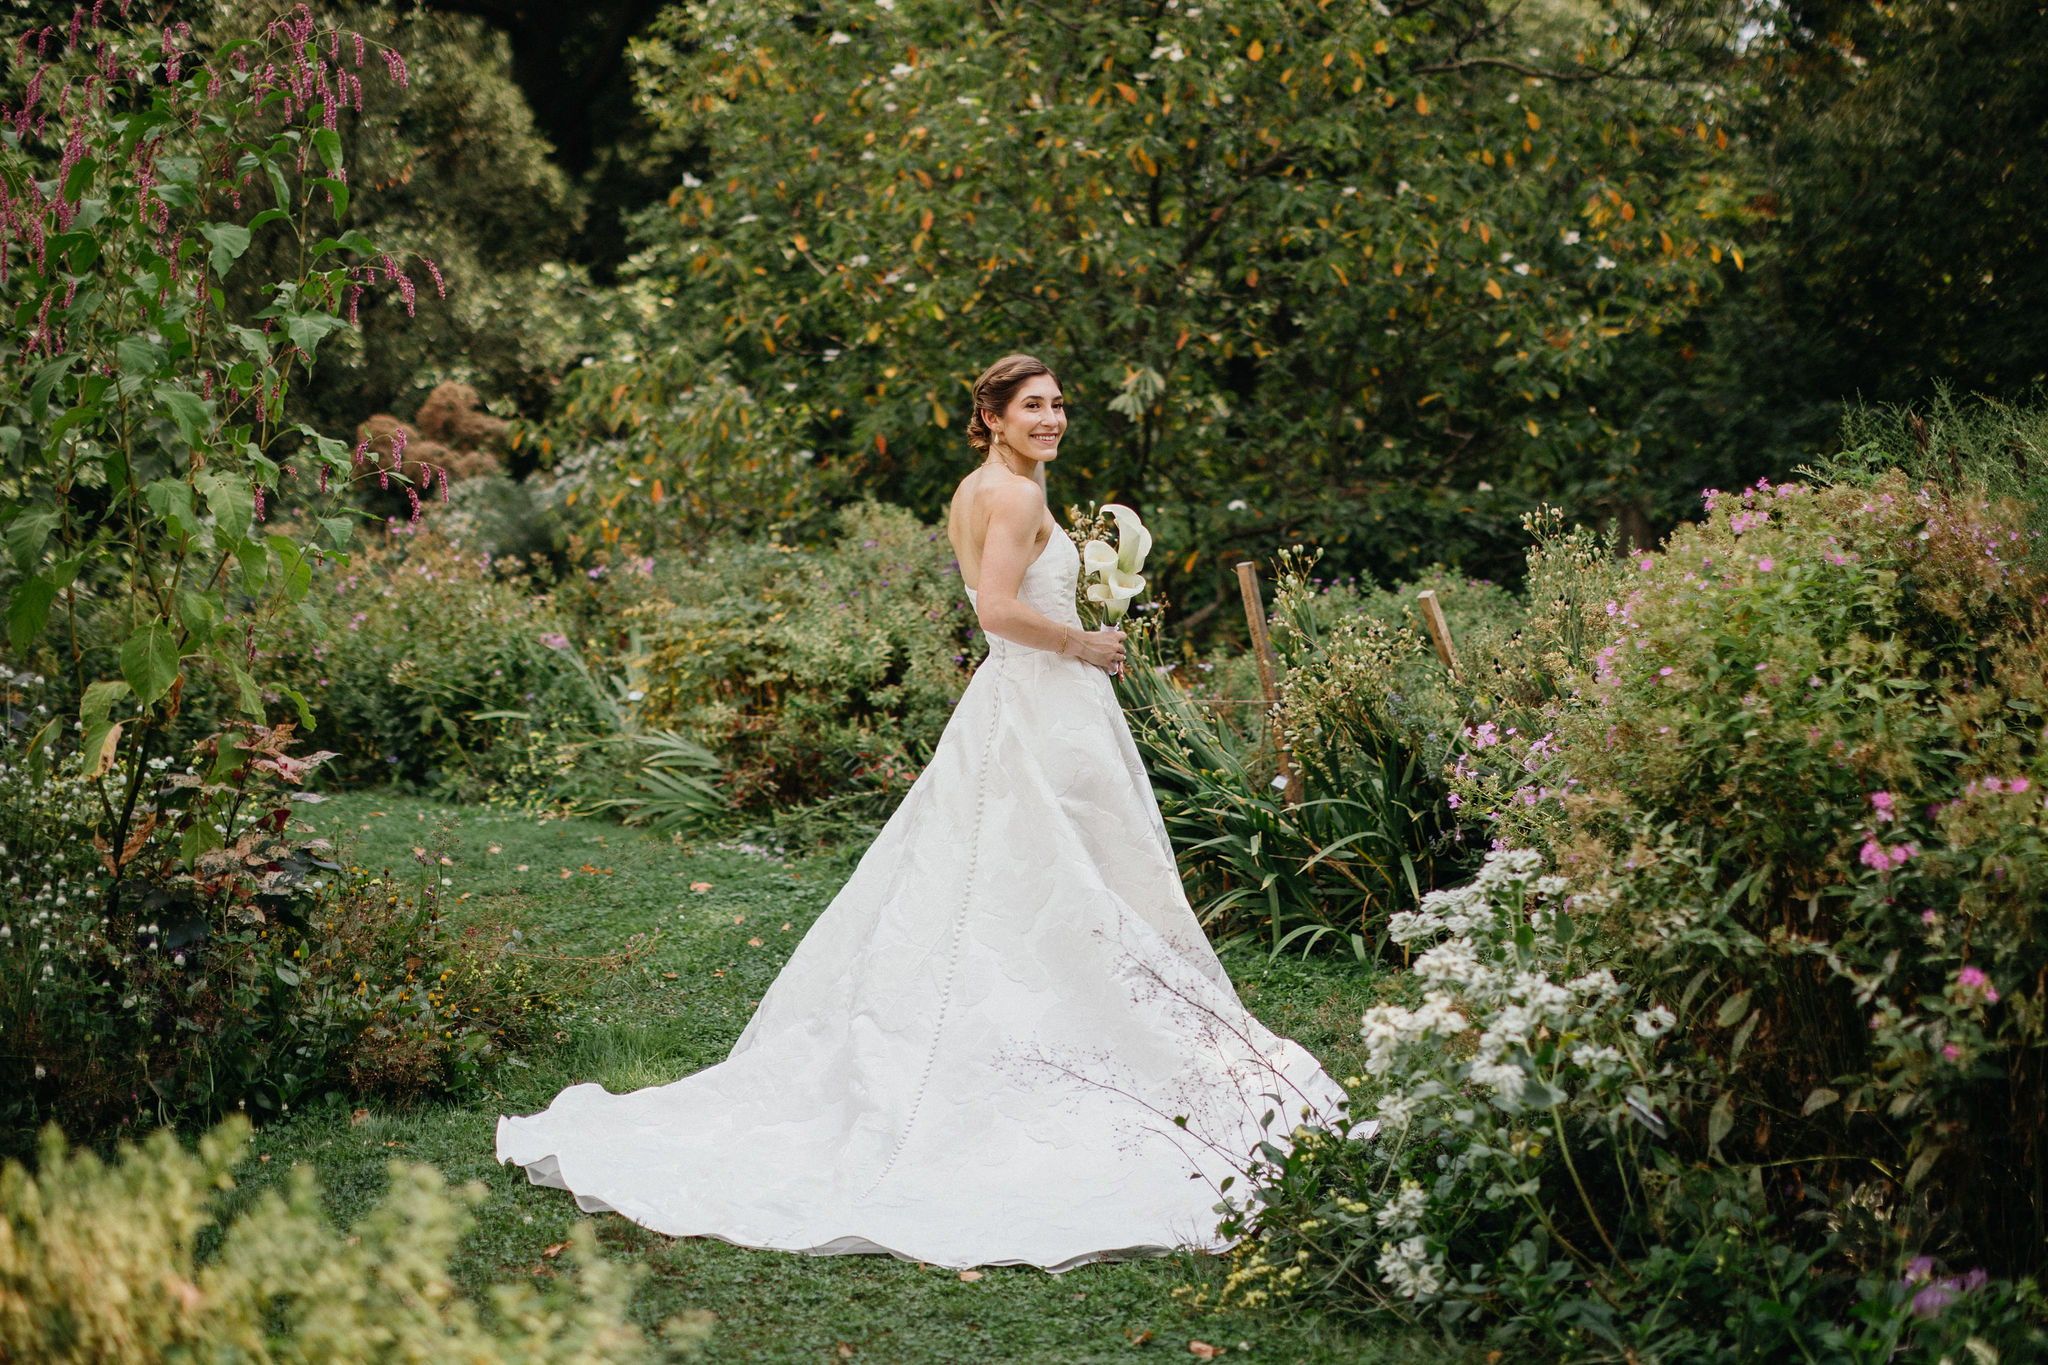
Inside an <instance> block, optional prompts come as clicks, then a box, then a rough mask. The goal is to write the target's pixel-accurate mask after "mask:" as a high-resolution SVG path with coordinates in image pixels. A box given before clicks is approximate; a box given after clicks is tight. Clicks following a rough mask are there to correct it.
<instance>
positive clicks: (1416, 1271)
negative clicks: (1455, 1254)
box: [1375, 1233, 1444, 1299]
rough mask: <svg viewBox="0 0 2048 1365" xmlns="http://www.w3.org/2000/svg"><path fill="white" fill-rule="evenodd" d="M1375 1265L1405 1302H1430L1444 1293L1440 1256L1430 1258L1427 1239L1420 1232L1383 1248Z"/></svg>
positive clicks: (1437, 1254)
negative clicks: (1418, 1300) (1423, 1300)
mask: <svg viewBox="0 0 2048 1365" xmlns="http://www.w3.org/2000/svg"><path fill="white" fill-rule="evenodd" d="M1375 1264H1376V1266H1377V1267H1378V1269H1379V1272H1380V1278H1381V1279H1383V1280H1385V1281H1386V1282H1387V1284H1388V1286H1389V1287H1391V1288H1392V1289H1393V1291H1394V1292H1395V1293H1396V1294H1398V1295H1400V1296H1401V1297H1402V1298H1404V1299H1430V1298H1435V1297H1436V1296H1437V1295H1438V1294H1441V1293H1442V1292H1443V1288H1444V1258H1443V1253H1442V1252H1437V1253H1435V1254H1434V1255H1432V1254H1431V1253H1430V1250H1429V1241H1428V1239H1427V1238H1425V1237H1423V1236H1422V1235H1421V1234H1420V1233H1417V1234H1416V1235H1415V1236H1413V1237H1409V1238H1406V1239H1404V1240H1402V1241H1400V1242H1387V1243H1385V1244H1384V1245H1382V1246H1381V1247H1380V1258H1379V1260H1378V1261H1377V1262H1375Z"/></svg>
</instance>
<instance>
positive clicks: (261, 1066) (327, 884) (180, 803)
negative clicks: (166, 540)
mask: <svg viewBox="0 0 2048 1365" xmlns="http://www.w3.org/2000/svg"><path fill="white" fill-rule="evenodd" d="M9 681H10V683H11V686H10V688H9V696H8V698H7V700H8V702H9V709H10V712H15V713H19V712H25V711H29V710H30V705H29V703H30V701H31V698H32V696H33V685H34V683H35V681H36V680H35V679H34V678H33V676H30V677H28V678H22V677H19V676H17V677H14V678H12V679H10V680H9ZM36 704H38V705H39V704H40V703H36ZM28 729H29V727H28V725H27V724H26V723H24V724H23V725H21V726H20V727H19V728H17V729H16V730H14V732H13V733H12V736H11V738H10V739H9V740H8V741H7V742H6V743H5V744H4V745H0V863H4V865H5V867H6V870H7V874H8V875H7V879H6V882H5V885H4V886H0V1036H4V1037H5V1038H6V1039H7V1040H8V1046H7V1047H6V1049H5V1050H4V1052H0V1141H4V1142H6V1143H8V1144H10V1145H14V1146H17V1147H18V1146H20V1145H21V1144H22V1143H23V1142H24V1141H25V1140H26V1137H27V1135H28V1134H29V1133H30V1132H32V1131H33V1129H34V1127H35V1125H36V1124H38V1123H40V1122H42V1121H44V1120H48V1119H58V1120H61V1121H63V1122H64V1123H66V1124H68V1125H70V1126H71V1127H73V1128H74V1129H75V1130H80V1131H83V1130H88V1129H89V1130H92V1131H95V1132H100V1131H106V1130H114V1131H120V1130H123V1129H127V1128H131V1127H148V1126H153V1125H154V1124H156V1123H159V1122H164V1121H171V1120H178V1119H191V1118H199V1119H204V1118H208V1117H211V1116H215V1115H218V1114H219V1113H221V1112H223V1111H226V1110H232V1109H235V1108H245V1109H253V1110H255V1111H256V1112H257V1113H259V1114H277V1113H282V1112H284V1111H286V1110H287V1109H289V1108H291V1107H292V1106H294V1105H303V1104H304V1103H306V1102H308V1101H309V1100H319V1099H322V1098H323V1097H326V1096H328V1094H329V1092H330V1091H333V1092H341V1091H347V1090H355V1091H359V1092H381V1093H401V1094H409V1093H416V1092H419V1091H422V1090H428V1089H437V1088H446V1087H452V1086H459V1085H461V1084H463V1083H465V1082H466V1081H468V1080H471V1079H473V1078H474V1077H475V1076H476V1075H477V1074H478V1073H479V1071H480V1070H481V1068H482V1066H483V1065H485V1064H486V1063H487V1062H489V1061H490V1060H491V1059H493V1058H495V1057H497V1056H500V1055H502V1054H503V1053H504V1052H505V1051H506V1050H507V1049H509V1048H513V1047H517V1046H519V1045H521V1044H522V1043H523V1042H524V1041H525V1039H526V1038H527V1037H528V1036H529V1034H530V1033H531V1031H532V1030H533V1029H534V1028H536V1027H538V1025H539V1023H540V1022H541V1021H542V1020H544V1019H545V1018H546V1017H547V1016H548V1015H549V1013H550V1012H551V1011H552V1010H553V1008H554V1007H555V1005H556V1003H557V1002H558V1000H559V996H560V992H561V991H563V990H564V989H566V988H567V987H568V986H570V985H571V984H573V981H574V978H575V976H576V975H577V974H578V970H579V968H578V967H577V966H569V965H565V964H560V963H558V962H556V961H554V960H552V959H547V960H540V961H536V960H535V959H533V958H528V957H517V956H513V955H512V954H511V953H510V952H508V949H511V948H512V947H513V935H512V933H511V931H510V930H509V929H502V928H499V927H497V926H494V925H490V924H486V923H481V922H471V923H469V924H468V925H466V926H464V927H462V928H460V929H457V928H456V927H454V926H451V925H449V924H447V923H445V922H444V921H443V920H442V918H441V917H440V915H439V905H438V900H437V896H436V891H437V889H438V888H437V885H436V883H435V880H434V879H433V878H431V877H422V879H421V882H420V884H419V885H417V886H415V887H411V888H407V887H403V886H400V885H397V884H395V883H393V882H391V881H390V879H389V878H388V877H372V876H370V875H369V874H368V873H366V872H364V871H363V870H362V869H351V868H345V867H343V866H342V865H341V864H340V862H339V861H338V860H337V859H336V858H335V856H334V854H333V851H332V850H330V849H329V848H328V847H327V845H326V843H325V841H323V840H319V839H308V838H305V837H303V835H304V833H305V827H304V826H303V825H302V824H300V823H299V822H298V821H296V820H295V819H294V818H293V811H294V808H295V806H296V804H297V803H296V801H295V800H293V799H292V798H293V797H294V796H297V797H300V798H307V797H310V796H311V794H310V793H304V792H295V791H294V790H293V789H294V788H296V787H297V786H298V784H299V783H300V782H301V781H302V780H303V779H304V778H305V776H306V775H307V774H308V773H309V772H310V771H311V770H312V769H313V768H315V767H316V766H317V765H318V763H319V762H320V761H321V759H322V758H323V757H324V755H320V754H314V755H309V756H305V757H299V756H295V755H293V754H291V753H290V752H289V741H290V737H291V727H290V726H289V725H285V726H279V727H277V728H276V729H274V730H263V729H260V728H258V727H254V726H244V727H242V728H241V729H238V730H231V731H225V732H223V733H221V734H219V735H216V736H213V737H210V738H209V739H208V740H207V741H205V742H203V743H202V744H200V745H199V746H197V747H196V748H195V751H194V752H193V754H192V762H191V763H189V764H187V765H185V766H184V768H183V769H182V771H180V770H176V768H175V765H174V764H173V763H172V762H171V760H169V759H168V758H159V759H156V760H153V761H152V762H151V763H150V765H149V768H148V771H147V772H146V773H145V774H144V776H143V778H142V779H141V781H139V782H138V783H136V784H135V785H136V786H137V788H138V789H139V790H140V791H141V793H142V799H141V800H139V801H138V806H139V808H140V809H141V811H142V818H141V820H140V821H139V822H138V825H137V835H136V838H135V840H134V843H133V845H132V846H131V847H130V848H128V849H126V850H124V855H125V856H124V857H123V858H122V860H121V875H122V876H123V878H124V881H125V882H126V885H127V890H126V893H125V894H124V895H123V896H122V897H120V898H118V899H113V898H109V897H108V896H107V895H106V894H105V888H106V883H107V881H108V879H109V875H110V869H111V867H112V865H113V863H114V858H113V856H112V854H113V850H112V849H111V848H110V847H108V846H106V845H105V843H104V841H101V842H100V843H98V844H96V843H95V838H94V831H95V829H96V822H97V821H98V820H99V819H101V818H103V812H104V809H105V807H106V805H107V804H109V803H110V802H111V801H113V800H116V799H118V798H119V794H120V792H121V791H122V790H124V789H125V785H124V784H126V783H127V782H128V776H129V775H128V774H126V773H125V772H123V771H122V770H121V769H120V767H119V766H118V765H117V766H115V767H114V768H112V769H110V770H109V771H107V772H105V773H102V774H99V775H96V776H87V775H85V774H83V773H81V772H78V771H76V770H75V769H72V768H70V767H69V766H66V767H64V768H61V769H58V770H56V771H52V770H51V769H49V768H48V767H47V766H46V765H44V764H43V763H41V762H40V761H38V760H37V759H34V758H32V757H31V756H30V755H29V753H28V752H27V750H28V746H29V742H30V741H29V737H28ZM314 799H317V798H314ZM420 856H421V858H422V860H423V861H424V859H425V857H426V855H425V854H424V852H423V853H422V854H421V855H420ZM188 867H189V868H190V870H189V871H188V870H186V869H187V868H188Z"/></svg>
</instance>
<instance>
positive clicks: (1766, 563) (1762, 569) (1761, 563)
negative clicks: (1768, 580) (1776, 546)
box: [1756, 555, 1775, 573]
mask: <svg viewBox="0 0 2048 1365" xmlns="http://www.w3.org/2000/svg"><path fill="white" fill-rule="evenodd" d="M1756 567H1757V572H1758V573H1769V572H1770V571H1771V570H1772V568H1773V567H1775V566H1774V565H1773V564H1772V563H1771V557H1770V556H1769V555H1765V556H1764V557H1763V558H1762V559H1759V560H1758V561H1757V562H1756Z"/></svg>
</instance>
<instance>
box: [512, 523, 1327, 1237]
mask: <svg viewBox="0 0 2048 1365" xmlns="http://www.w3.org/2000/svg"><path fill="white" fill-rule="evenodd" d="M1078 568H1079V555H1078V553H1077V552H1076V551H1075V548H1074V545H1073V543H1072V542H1071V541H1070V540H1068V538H1067V537H1066V536H1064V535H1054V536H1053V537H1052V539H1051V542H1050V543H1049V544H1048V545H1047V547H1046V548H1045V550H1044V551H1043V552H1042V553H1041V554H1040V555H1039V556H1038V558H1037V560H1036V561H1035V562H1034V563H1033V564H1032V565H1031V567H1030V569H1029V570H1027V571H1026V573H1025V575H1024V581H1023V584H1022V587H1021V589H1020V591H1019V597H1020V599H1021V600H1023V601H1024V602H1026V603H1027V604H1029V605H1030V606H1031V607H1033V608H1035V609H1036V610H1038V611H1040V612H1043V613H1044V614H1045V615H1046V616H1048V617H1050V618H1051V619H1053V620H1055V621H1061V622H1064V623H1066V624H1068V625H1074V626H1078V625H1079V624H1080V618H1079V617H1078V615H1077V614H1076V612H1075V609H1074V583H1075V574H1076V572H1077V570H1078ZM989 645H990V650H989V655H988V658H987V659H986V660H985V661H984V662H983V663H982V665H981V667H980V668H979V669H977V670H976V671H975V674H974V677H973V680H972V681H971V682H970V683H969V684H968V686H967V689H966V691H965V693H964V694H963V695H962V696H961V698H960V704H959V706H958V708H957V709H956V710H955V711H954V712H953V715H952V718H951V719H950V721H948V723H947V725H946V730H945V733H944V736H943V737H942V738H941V739H940V741H939V745H938V748H937V750H936V751H935V752H934V753H933V754H932V760H931V762H930V764H929V765H928V766H927V767H926V768H925V770H924V772H923V774H922V775H920V776H919V777H918V779H917V782H916V784H915V785H913V786H912V787H911V789H910V793H909V795H908V796H907V797H906V798H905V799H904V801H903V804H902V805H901V806H900V807H899V808H898V809H897V811H896V814H895V815H894V816H893V817H892V818H891V819H890V820H889V822H888V824H887V825H886V826H885V827H884V828H883V830H882V832H881V834H880V835H879V837H877V838H876V840H875V842H874V845H873V846H872V847H871V848H869V849H868V851H867V853H866V855H865V856H863V857H862V859H861V861H860V866H859V868H858V869H857V870H856V871H855V872H854V874H853V876H852V878H851V880H849V881H848V882H847V883H846V885H845V887H844V888H843V889H842V890H841V891H840V893H839V895H838V896H837V897H836V898H835V899H834V900H833V902H832V904H831V905H830V906H829V907H828V908H827V909H826V910H825V912H824V913H823V914H822V915H820V916H819V918H818V921H817V923H816V924H814V925H813V926H812V927H811V930H810V932H809V933H808V934H806V935H805V936H804V939H803V942H802V943H801V944H800V945H799V946H798V947H797V949H796V952H795V953H794V955H792V956H791V958H790V960H789V962H788V964H787V965H786V966H785V967H784V968H783V970H782V974H781V975H780V976H779V977H778V978H777V979H776V981H775V984H774V985H773V986H772V987H771V988H770V989H769V991H768V994H767V997H766V998H765V999H763V1000H762V1001H761V1004H760V1008H759V1009H758V1010H756V1012H755V1014H754V1017H753V1020H752V1021H751V1022H750V1023H749V1024H748V1025H747V1028H746V1031H745V1032H744V1033H742V1034H741V1035H740V1039H739V1041H738V1042H737V1043H736V1044H734V1046H733V1049H732V1053H731V1055H730V1056H728V1057H727V1058H726V1060H725V1061H723V1062H720V1063H719V1064H718V1065H716V1066H711V1067H707V1068H705V1069H704V1070H702V1071H699V1072H697V1073H696V1074H695V1075H692V1076H686V1077H684V1078H683V1079H681V1080H679V1081H676V1082H674V1083H672V1084H669V1085H662V1086H655V1087H653V1088H651V1089H647V1090H638V1091H634V1092H633V1093H631V1094H626V1095H614V1094H611V1093H610V1092H609V1091H607V1090H605V1089H604V1088H603V1087H601V1086H597V1085H587V1084H586V1085H574V1086H570V1087H569V1088H568V1089H567V1090H564V1091H563V1092H562V1093H561V1094H560V1095H559V1096H557V1097H556V1099H555V1101H554V1103H553V1104H552V1105H550V1106H549V1107H548V1109H547V1110H546V1112H544V1113H540V1114H534V1115H531V1116H529V1117H525V1118H501V1119H499V1120H498V1142H497V1151H498V1159H499V1160H500V1161H506V1162H513V1163H516V1164H518V1165H521V1166H524V1167H525V1168H526V1171H527V1174H528V1177H529V1178H530V1179H531V1180H532V1181H533V1182H534V1183H535V1184H537V1185H548V1186H553V1187H555V1188H558V1189H565V1190H569V1191H572V1192H573V1193H574V1194H575V1196H576V1202H577V1204H578V1205H579V1206H580V1207H582V1208H584V1209H586V1210H591V1211H604V1210H610V1211H614V1212H617V1213H619V1214H622V1215H624V1216H625V1217H627V1218H630V1219H632V1220H633V1221H634V1222H636V1223H640V1224H642V1225H644V1226H646V1227H649V1228H652V1229H654V1230H655V1231H657V1232H662V1233H667V1234H669V1235H672V1236H712V1237H721V1238H724V1239H726V1240H727V1241H731V1242H736V1243H739V1244H741V1245H743V1246H750V1247H777V1248H782V1249H785V1250H789V1251H803V1252H810V1253H813V1254H819V1255H823V1254H834V1253H843V1252H890V1253H893V1254H894V1255H897V1256H900V1257H903V1258H905V1259H908V1260H917V1261H926V1262H930V1263H933V1264H935V1265H941V1266H949V1267H965V1266H973V1265H1016V1264H1021V1265H1035V1266H1042V1267H1044V1268H1046V1269H1048V1270H1063V1269H1066V1268H1068V1267H1070V1266H1074V1265H1078V1264H1081V1263H1082V1262H1085V1261H1091V1260H1097V1259H1102V1258H1106V1257H1115V1256H1126V1255H1137V1254H1145V1253H1158V1252H1163V1251H1166V1250H1169V1249H1171V1248H1175V1247H1196V1248H1204V1249H1211V1250H1214V1249H1219V1248H1220V1246H1221V1242H1220V1240H1219V1238H1218V1236H1217V1233H1216V1225H1217V1222H1218V1217H1217V1214H1216V1212H1215V1205H1216V1203H1217V1200H1218V1197H1219V1196H1218V1188H1219V1186H1220V1185H1221V1182H1222V1181H1223V1179H1224V1178H1225V1177H1227V1176H1231V1175H1233V1174H1235V1173H1237V1172H1239V1171H1240V1170H1241V1169H1242V1167H1243V1165H1244V1163H1245V1161H1246V1158H1247V1156H1248V1154H1249V1153H1251V1151H1252V1150H1253V1149H1254V1148H1255V1147H1256V1146H1257V1144H1258V1143H1259V1141H1260V1140H1261V1139H1262V1138H1266V1137H1269V1136H1270V1137H1271V1138H1272V1139H1273V1140H1276V1141H1280V1142H1283V1143H1284V1141H1285V1134H1287V1133H1288V1132H1289V1131H1290V1130H1291V1129H1292V1128H1293V1127H1294V1125H1295V1124H1296V1123H1297V1122H1299V1121H1300V1120H1301V1118H1302V1116H1303V1112H1304V1110H1305V1109H1306V1110H1308V1111H1310V1112H1312V1113H1314V1114H1315V1115H1316V1117H1317V1118H1319V1119H1321V1120H1324V1121H1327V1120H1329V1119H1330V1118H1332V1117H1334V1115H1335V1112H1336V1109H1337V1106H1338V1105H1339V1104H1340V1103H1341V1102H1342V1100H1343V1091H1342V1090H1341V1089H1340V1088H1339V1087H1338V1086H1337V1084H1336V1083H1335V1082H1334V1081H1332V1080H1331V1079H1330V1077H1329V1076H1327V1075H1326V1074H1324V1072H1323V1070H1322V1068H1321V1067H1320V1066H1318V1065H1317V1063H1316V1061H1315V1059H1314V1058H1313V1057H1311V1056H1310V1055H1309V1054H1308V1052H1306V1051H1305V1050H1304V1049H1303V1048H1301V1047H1300V1046H1299V1045H1297V1044H1295V1043H1293V1042H1290V1041H1288V1040H1286V1039H1282V1038H1278V1037H1275V1036H1274V1035H1273V1034H1272V1033H1270V1032H1268V1031H1267V1030H1266V1029H1265V1028H1264V1027H1263V1026H1262V1025H1260V1024H1259V1022H1258V1021H1257V1020H1255V1019H1253V1018H1252V1017H1251V1015H1250V1014H1249V1013H1248V1012H1247V1011H1246V1010H1245V1008H1244V1006H1243V1005H1242V1004H1241V1003H1239V1001H1238V998H1237V994H1236V992H1235V991H1234V990H1233V989H1232V988H1231V985H1230V980H1229V978H1228V977H1227V976H1226V975H1225V974H1224V971H1223V968H1222V965H1221V964H1220V963H1218V962H1217V960H1216V954H1215V953H1214V952H1213V951H1212V950H1211V949H1210V947H1209V944H1208V941H1207V939H1206V938H1205V937H1204V936H1203V933H1202V929H1201V926H1200V925H1199V924H1198V923H1197V922H1196V920H1195V916H1194V914H1193V912H1192V911H1191V910H1190V909H1189V907H1188V901H1187V897H1186V895H1185V894H1184V892H1183V891H1182V889H1181V881H1180V875H1179V872H1178V870H1177V869H1176V867H1175V865H1174V860H1173V851H1172V848H1171V846H1170V845H1169V844H1168V843H1167V837H1166V827H1165V824H1164V822H1163V821H1162V820H1161V819H1160V815H1159V808H1158V805H1157V803H1156V801H1155V800H1154V798H1153V795H1152V789H1151V786H1150V784H1149V783H1148V782H1147V781H1146V777H1145V771H1144V768H1143V767H1142V765H1141V764H1140V762H1139V759H1138V752H1137V749H1136V748H1135V746H1134V745H1133V744H1132V742H1131V736H1130V731H1129V729H1128V728H1127V727H1126V726H1125V724H1124V717H1123V712H1122V710H1121V709H1120V708H1119V706H1118V704H1117V700H1116V694H1115V691H1114V689H1113V685H1112V684H1111V682H1110V679H1109V678H1108V676H1107V675H1105V674H1104V673H1103V672H1102V671H1101V670H1099V669H1096V668H1092V667H1090V666H1088V665H1086V664H1083V663H1080V662H1079V661H1077V660H1075V659H1071V658H1062V657H1061V656H1059V655H1058V654H1054V653H1051V652H1048V651H1046V650H1039V649H1030V648H1027V647H1025V646H1022V645H1018V644H1013V643H1011V642H1008V641H1005V640H1000V639H991V640H990V641H989ZM1269 1117H1270V1124H1271V1126H1270V1128H1267V1127H1264V1126H1263V1124H1264V1122H1265V1121H1266V1120H1267V1119H1268V1118H1269Z"/></svg>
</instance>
